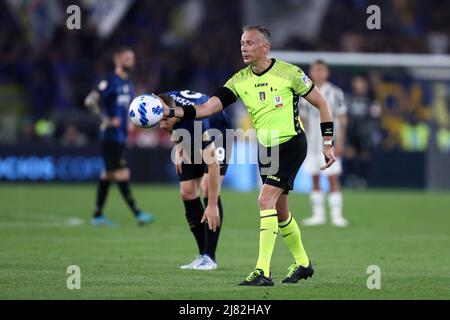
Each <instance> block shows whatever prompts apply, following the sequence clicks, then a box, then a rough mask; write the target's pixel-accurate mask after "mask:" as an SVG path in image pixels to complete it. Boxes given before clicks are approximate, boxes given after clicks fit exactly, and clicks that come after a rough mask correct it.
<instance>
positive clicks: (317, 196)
mask: <svg viewBox="0 0 450 320" xmlns="http://www.w3.org/2000/svg"><path fill="white" fill-rule="evenodd" d="M319 179H320V176H319V174H315V175H313V176H312V180H313V191H312V192H311V194H310V195H309V201H310V203H311V207H312V210H313V215H312V217H310V218H308V219H305V220H303V221H302V223H303V225H305V226H316V225H321V224H324V223H325V222H326V218H325V196H324V194H323V192H322V190H320V182H319Z"/></svg>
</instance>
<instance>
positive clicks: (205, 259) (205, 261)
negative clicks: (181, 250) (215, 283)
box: [192, 254, 217, 270]
mask: <svg viewBox="0 0 450 320" xmlns="http://www.w3.org/2000/svg"><path fill="white" fill-rule="evenodd" d="M192 269H194V270H216V269H217V263H216V262H215V261H214V260H213V259H211V258H210V257H209V256H208V255H207V254H204V255H203V256H202V259H201V261H200V263H198V264H196V265H194V266H193V267H192Z"/></svg>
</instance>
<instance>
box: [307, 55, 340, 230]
mask: <svg viewBox="0 0 450 320" xmlns="http://www.w3.org/2000/svg"><path fill="white" fill-rule="evenodd" d="M310 75H311V78H312V80H313V81H314V84H315V85H316V86H317V88H318V89H319V91H320V93H321V94H322V95H323V96H324V97H325V99H326V100H327V101H328V103H329V104H330V106H331V111H332V116H333V122H334V123H335V130H334V135H335V141H336V144H335V148H334V151H335V156H336V162H335V163H333V165H332V166H331V167H330V168H328V169H327V170H325V171H323V173H324V174H325V175H326V176H327V177H328V180H329V182H330V192H329V194H328V205H329V207H330V214H331V222H332V223H333V224H334V225H335V226H338V227H345V226H347V225H348V222H347V220H346V219H345V218H344V217H343V215H342V207H343V200H342V193H341V186H340V182H339V176H340V175H341V174H342V161H341V158H340V156H342V154H343V152H344V147H345V134H346V124H347V115H346V114H347V106H346V104H345V100H344V93H343V92H342V90H341V89H340V88H338V87H337V86H335V85H334V84H332V83H330V82H329V81H328V77H329V69H328V66H327V64H326V63H325V62H324V61H322V60H317V61H315V62H314V63H313V64H312V65H311V67H310ZM300 103H301V107H300V110H301V116H302V118H303V120H304V124H305V129H306V135H307V138H308V153H307V156H306V159H305V170H306V171H307V172H308V173H309V174H311V175H312V177H313V191H312V193H311V194H310V201H311V206H312V209H313V215H312V217H310V218H308V219H305V220H303V225H320V224H324V223H325V222H326V215H325V196H324V193H323V191H322V190H321V187H320V183H319V175H320V172H321V170H320V168H321V167H322V166H323V165H324V164H325V159H324V157H323V153H322V149H323V146H322V133H321V131H320V127H319V124H320V114H319V111H318V110H317V109H316V108H315V107H313V106H312V105H311V104H310V103H309V102H308V101H306V100H305V99H302V100H301V101H300Z"/></svg>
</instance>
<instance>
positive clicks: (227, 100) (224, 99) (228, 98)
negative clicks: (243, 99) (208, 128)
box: [213, 87, 237, 109]
mask: <svg viewBox="0 0 450 320" xmlns="http://www.w3.org/2000/svg"><path fill="white" fill-rule="evenodd" d="M213 96H216V97H217V98H219V100H220V102H221V103H222V107H223V108H224V109H225V108H226V107H228V106H229V105H230V104H233V103H235V102H236V100H237V97H236V96H235V95H234V93H233V91H231V90H230V89H229V88H227V87H220V88H217V89H216V91H215V92H214V94H213Z"/></svg>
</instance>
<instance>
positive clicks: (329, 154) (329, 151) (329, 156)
mask: <svg viewBox="0 0 450 320" xmlns="http://www.w3.org/2000/svg"><path fill="white" fill-rule="evenodd" d="M323 155H324V156H325V165H324V166H323V167H322V168H320V170H325V169H326V168H329V167H331V165H332V164H333V163H335V162H336V157H335V156H334V153H333V147H332V146H323Z"/></svg>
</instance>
